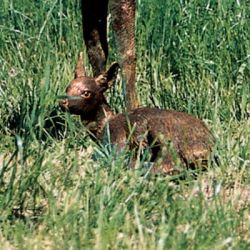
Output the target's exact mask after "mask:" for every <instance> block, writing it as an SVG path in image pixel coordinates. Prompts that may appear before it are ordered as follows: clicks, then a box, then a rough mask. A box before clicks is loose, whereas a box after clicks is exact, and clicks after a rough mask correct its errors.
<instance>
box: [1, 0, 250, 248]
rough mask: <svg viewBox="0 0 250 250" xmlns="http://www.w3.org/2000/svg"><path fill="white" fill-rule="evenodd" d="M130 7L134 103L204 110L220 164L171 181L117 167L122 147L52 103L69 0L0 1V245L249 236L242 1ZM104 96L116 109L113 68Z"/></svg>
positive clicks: (65, 75) (77, 45) (236, 244)
mask: <svg viewBox="0 0 250 250" xmlns="http://www.w3.org/2000/svg"><path fill="white" fill-rule="evenodd" d="M137 9H138V10H137V68H138V71H137V89H138V93H139V96H140V100H141V103H142V104H143V105H148V106H160V107H165V108H173V109H177V110H180V111H185V112H188V113H192V114H194V115H196V116H198V117H200V118H201V119H203V120H204V121H205V122H206V123H207V124H208V126H209V128H210V129H211V131H213V133H214V135H215V137H216V139H217V143H216V147H215V151H216V154H217V155H219V158H220V166H219V167H215V166H210V167H209V168H208V170H207V171H206V172H200V171H199V170H195V171H191V170H183V174H184V176H185V178H184V179H181V180H180V179H175V178H174V177H170V176H165V177H164V176H157V177H156V176H151V175H150V174H148V173H147V172H146V171H139V170H138V171H131V170H128V169H126V165H125V163H124V155H123V154H121V155H117V154H116V153H115V152H113V151H112V150H109V148H108V146H105V145H104V146H98V145H95V144H94V143H93V142H92V141H91V140H90V139H89V137H88V136H87V134H86V131H85V129H84V127H83V126H82V125H81V123H80V121H79V120H78V119H77V118H76V117H73V116H70V115H68V114H64V113H61V111H60V110H59V108H58V104H57V98H56V97H57V96H58V95H62V94H64V90H65V87H66V86H67V84H68V82H69V81H70V80H71V79H72V77H73V70H74V66H75V61H76V57H77V55H78V53H79V50H80V49H82V48H83V41H82V31H81V17H80V11H79V1H76V0H74V1H69V0H57V1H52V0H46V1H40V2H38V1H28V0H22V1H21V0H17V1H12V0H9V1H8V0H3V1H1V3H0V65H1V71H0V133H1V134H0V221H1V225H0V229H1V230H0V246H1V247H0V248H2V249H93V248H94V249H123V248H124V249H213V248H214V249H249V247H250V237H249V229H250V213H249V204H250V203H249V202H250V188H249V184H250V150H249V149H250V136H249V135H250V126H249V124H250V120H249V119H250V118H249V117H250V97H249V92H250V91H249V89H250V78H249V75H250V74H249V73H250V64H249V60H250V57H249V55H250V39H249V38H250V37H249V36H250V35H249V34H250V30H249V27H250V25H249V15H250V14H249V13H250V5H249V3H248V2H247V1H233V0H228V1H205V0H200V1H195V0H193V1H173V0H171V1H163V0H154V1H149V0H145V1H140V0H138V6H137ZM109 39H110V62H111V61H112V60H117V59H118V57H117V52H116V49H115V48H116V47H115V45H114V44H115V41H114V38H113V34H112V32H111V31H110V34H109ZM85 63H86V65H87V66H88V68H87V69H88V72H91V69H90V66H89V64H88V63H87V58H86V56H85ZM109 99H110V103H111V105H112V106H113V107H114V108H115V109H116V110H118V111H120V110H122V106H123V104H122V102H123V95H122V88H121V83H120V81H118V82H117V85H116V86H114V88H113V89H112V90H111V91H110V94H109Z"/></svg>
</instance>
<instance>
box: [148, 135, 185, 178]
mask: <svg viewBox="0 0 250 250" xmlns="http://www.w3.org/2000/svg"><path fill="white" fill-rule="evenodd" d="M148 141H149V143H150V144H149V145H151V146H150V147H151V153H152V156H151V162H153V163H154V165H153V168H152V172H153V173H155V174H167V175H172V174H177V173H178V172H179V171H178V170H177V166H178V165H179V163H180V158H179V155H178V153H177V151H176V148H175V147H174V145H173V144H172V143H171V142H170V141H167V140H166V139H165V138H164V137H161V136H158V137H157V139H154V136H153V135H152V133H149V135H148Z"/></svg>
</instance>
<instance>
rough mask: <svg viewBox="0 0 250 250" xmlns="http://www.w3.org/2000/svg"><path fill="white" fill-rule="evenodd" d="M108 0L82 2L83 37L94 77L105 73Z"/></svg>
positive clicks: (83, 0)
mask: <svg viewBox="0 0 250 250" xmlns="http://www.w3.org/2000/svg"><path fill="white" fill-rule="evenodd" d="M107 13H108V0H101V1H100V0H91V1H87V0H82V21H83V36H84V41H85V44H86V47H87V52H88V56H89V61H90V63H91V65H92V68H93V73H94V76H97V75H99V74H100V73H101V72H103V71H105V68H106V61H107V57H108V43H107Z"/></svg>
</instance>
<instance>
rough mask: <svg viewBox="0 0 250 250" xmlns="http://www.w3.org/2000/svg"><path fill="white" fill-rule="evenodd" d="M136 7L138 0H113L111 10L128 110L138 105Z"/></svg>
mask: <svg viewBox="0 0 250 250" xmlns="http://www.w3.org/2000/svg"><path fill="white" fill-rule="evenodd" d="M135 9H136V0H118V1H116V0H112V1H111V2H110V11H111V17H112V26H113V29H114V31H115V35H116V39H117V42H118V48H119V53H120V56H121V66H122V73H123V77H124V78H125V82H126V98H127V99H126V106H127V108H128V110H130V109H133V108H136V107H138V104H139V103H138V99H137V95H136V88H135V77H136V51H135Z"/></svg>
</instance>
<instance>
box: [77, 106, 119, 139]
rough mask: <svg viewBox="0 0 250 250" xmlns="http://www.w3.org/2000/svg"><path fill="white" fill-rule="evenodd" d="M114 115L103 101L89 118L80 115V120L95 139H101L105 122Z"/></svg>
mask: <svg viewBox="0 0 250 250" xmlns="http://www.w3.org/2000/svg"><path fill="white" fill-rule="evenodd" d="M113 116H114V113H113V111H112V110H111V108H110V106H109V105H108V104H107V103H103V104H102V105H100V107H99V108H98V110H97V111H96V113H95V114H93V116H92V117H91V119H87V120H86V119H85V118H84V117H83V116H82V117H81V119H82V122H83V123H84V125H85V126H86V127H87V129H88V130H89V132H90V134H91V135H93V136H94V137H96V138H97V139H101V136H102V132H103V129H104V127H105V125H106V124H107V122H108V121H109V120H110V119H111V118H112V117H113Z"/></svg>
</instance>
